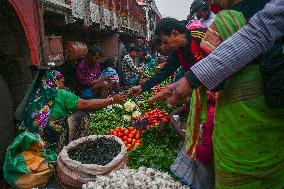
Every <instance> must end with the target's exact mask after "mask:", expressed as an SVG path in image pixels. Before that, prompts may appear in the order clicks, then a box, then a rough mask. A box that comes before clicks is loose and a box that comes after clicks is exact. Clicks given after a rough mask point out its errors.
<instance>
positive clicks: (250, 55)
mask: <svg viewBox="0 0 284 189" xmlns="http://www.w3.org/2000/svg"><path fill="white" fill-rule="evenodd" d="M283 36H284V1H283V0H271V1H270V2H269V3H268V4H267V5H266V6H265V7H264V9H263V10H262V11H259V12H258V13H256V14H255V15H254V16H253V17H252V18H251V20H250V21H249V24H248V25H247V26H245V27H244V28H243V29H241V30H240V31H239V32H237V33H235V34H234V35H233V36H232V37H230V38H229V39H228V40H226V41H225V42H223V43H222V44H221V45H220V46H219V47H218V48H216V50H215V51H214V52H213V53H211V54H210V55H209V56H207V57H206V58H204V59H203V60H201V61H200V62H198V63H197V64H195V65H194V66H193V67H192V68H191V69H190V70H189V71H188V72H187V73H186V74H185V77H183V78H182V79H180V80H179V81H178V82H176V83H174V84H171V85H169V86H168V87H167V88H166V89H164V90H163V91H161V92H160V93H158V94H157V95H156V96H154V97H152V98H150V99H149V102H150V103H153V102H155V101H157V100H163V99H166V100H167V102H168V103H169V104H177V103H178V100H179V99H180V98H182V97H184V96H188V95H190V94H191V92H192V89H194V88H197V87H198V86H200V85H204V86H205V87H206V88H207V89H209V90H213V89H214V88H216V87H217V86H218V85H219V84H220V83H221V82H222V81H224V80H225V79H227V78H228V77H229V76H231V75H232V74H234V73H236V72H237V71H238V70H240V69H241V68H242V67H244V66H245V65H246V64H248V63H249V62H251V61H252V60H254V59H255V58H256V57H257V56H259V55H260V54H261V53H263V52H266V51H267V50H268V49H269V48H270V47H271V46H272V45H273V44H274V42H275V41H276V40H277V39H279V38H281V37H283Z"/></svg>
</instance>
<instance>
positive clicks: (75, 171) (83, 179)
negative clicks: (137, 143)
mask: <svg viewBox="0 0 284 189" xmlns="http://www.w3.org/2000/svg"><path fill="white" fill-rule="evenodd" d="M100 137H106V138H113V139H114V140H116V141H117V142H118V143H119V144H121V151H120V153H119V154H118V155H117V156H116V157H115V158H114V159H113V160H112V161H111V162H110V163H108V164H107V165H104V166H102V165H96V164H82V163H81V162H78V161H75V160H72V159H70V158H69V155H68V151H69V150H70V149H73V148H75V147H76V146H78V145H80V144H84V143H88V142H89V141H95V140H96V139H97V138H100ZM126 166H127V150H126V147H125V145H124V143H123V142H122V140H121V139H120V138H118V137H116V136H108V135H107V136H101V135H91V136H87V137H83V138H79V139H78V140H75V141H72V142H71V143H69V144H68V145H67V146H65V147H64V148H63V149H62V151H61V152H60V153H59V155H58V157H57V178H58V179H59V181H60V182H61V183H62V184H64V185H65V186H68V187H73V188H80V187H81V186H82V185H83V184H85V183H88V182H90V181H94V180H95V179H96V176H97V175H107V174H108V173H110V172H112V171H114V170H118V169H123V168H126Z"/></svg>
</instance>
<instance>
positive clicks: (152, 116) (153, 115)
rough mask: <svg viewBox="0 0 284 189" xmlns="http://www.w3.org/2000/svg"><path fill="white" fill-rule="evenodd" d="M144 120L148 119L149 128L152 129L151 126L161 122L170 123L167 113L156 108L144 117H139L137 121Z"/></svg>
mask: <svg viewBox="0 0 284 189" xmlns="http://www.w3.org/2000/svg"><path fill="white" fill-rule="evenodd" d="M143 119H147V121H148V126H147V128H150V127H151V126H153V125H155V124H157V123H160V122H161V121H166V122H168V121H169V115H168V114H167V113H166V112H164V111H162V110H160V109H159V108H155V109H153V110H150V111H148V112H146V113H145V114H143V115H142V116H140V117H138V118H137V119H136V120H135V121H137V120H143Z"/></svg>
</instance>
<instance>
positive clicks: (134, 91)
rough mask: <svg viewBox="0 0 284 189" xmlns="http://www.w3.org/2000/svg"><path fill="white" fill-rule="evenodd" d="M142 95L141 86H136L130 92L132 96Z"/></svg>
mask: <svg viewBox="0 0 284 189" xmlns="http://www.w3.org/2000/svg"><path fill="white" fill-rule="evenodd" d="M141 93H142V87H141V85H137V86H134V87H132V88H131V89H130V91H129V95H130V96H137V95H140V94H141Z"/></svg>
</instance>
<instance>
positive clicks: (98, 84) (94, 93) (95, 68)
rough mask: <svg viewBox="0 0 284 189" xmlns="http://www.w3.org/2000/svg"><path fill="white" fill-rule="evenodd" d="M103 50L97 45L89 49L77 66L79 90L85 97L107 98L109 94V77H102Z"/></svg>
mask: <svg viewBox="0 0 284 189" xmlns="http://www.w3.org/2000/svg"><path fill="white" fill-rule="evenodd" d="M101 59H102V51H101V49H100V48H98V47H97V46H91V47H90V48H89V49H88V54H87V56H86V57H85V58H84V59H83V60H82V61H81V62H80V63H79V64H78V66H77V68H76V79H77V83H78V91H79V93H80V96H81V97H82V98H84V99H91V98H106V97H107V96H108V94H109V88H110V82H109V81H108V78H100V75H101V69H100V63H101Z"/></svg>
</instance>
